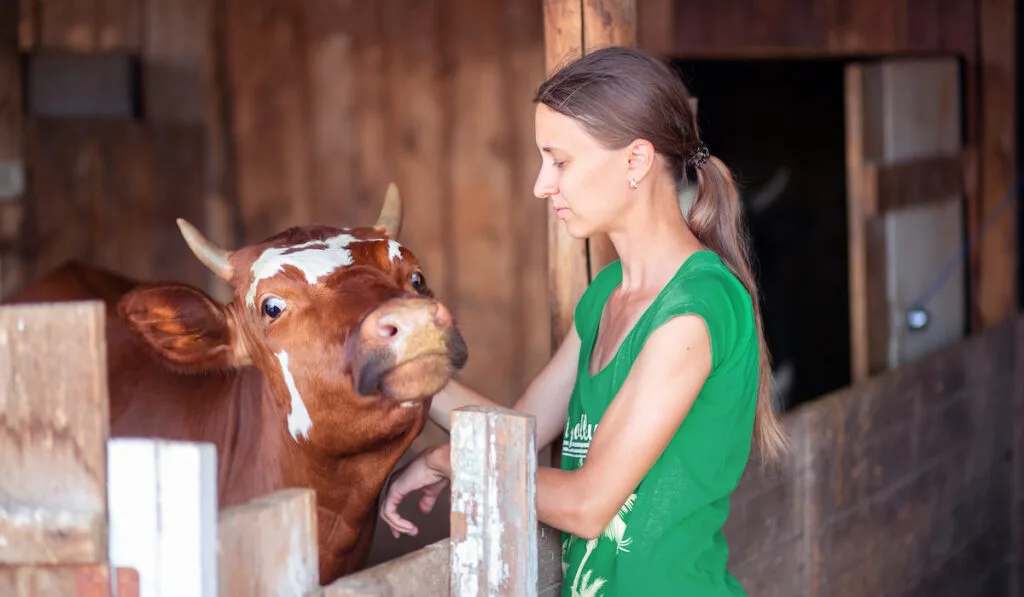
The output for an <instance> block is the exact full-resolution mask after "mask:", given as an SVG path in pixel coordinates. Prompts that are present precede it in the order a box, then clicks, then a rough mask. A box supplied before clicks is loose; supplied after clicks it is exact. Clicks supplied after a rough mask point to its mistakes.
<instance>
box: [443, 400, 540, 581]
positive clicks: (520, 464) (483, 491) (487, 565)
mask: <svg viewBox="0 0 1024 597" xmlns="http://www.w3.org/2000/svg"><path fill="white" fill-rule="evenodd" d="M451 432H452V439H451V450H452V452H451V460H452V498H451V503H452V505H451V541H452V543H451V575H452V576H451V592H452V594H453V595H469V594H473V593H475V594H481V595H494V596H496V597H497V596H503V595H508V596H511V595H523V596H525V597H536V595H537V589H538V585H537V582H538V579H537V558H538V554H537V506H536V477H537V450H536V445H535V442H536V439H535V433H536V432H535V421H534V417H533V416H532V415H526V414H523V413H519V412H516V411H512V410H508V409H503V408H488V407H464V408H461V409H457V410H455V411H453V412H452V425H451Z"/></svg>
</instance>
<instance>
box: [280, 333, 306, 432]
mask: <svg viewBox="0 0 1024 597" xmlns="http://www.w3.org/2000/svg"><path fill="white" fill-rule="evenodd" d="M276 356H277V360H278V361H280V362H281V373H282V374H284V383H285V385H287V386H288V394H289V395H290V396H291V398H292V405H291V406H292V407H291V410H290V411H289V412H288V432H289V433H291V434H292V437H293V438H294V439H295V441H299V436H302V437H306V438H308V437H309V430H310V429H312V428H313V419H310V418H309V411H308V410H306V403H305V402H303V401H302V396H301V395H300V394H299V388H298V387H296V385H295V378H294V377H293V376H292V372H291V370H290V369H288V351H286V350H282V351H281V352H279V353H277V354H276Z"/></svg>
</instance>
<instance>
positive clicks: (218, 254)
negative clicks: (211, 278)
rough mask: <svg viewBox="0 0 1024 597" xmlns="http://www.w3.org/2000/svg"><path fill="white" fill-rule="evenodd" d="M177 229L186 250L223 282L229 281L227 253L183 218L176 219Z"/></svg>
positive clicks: (229, 268) (229, 267)
mask: <svg viewBox="0 0 1024 597" xmlns="http://www.w3.org/2000/svg"><path fill="white" fill-rule="evenodd" d="M177 221H178V228H179V229H180V230H181V235H182V236H183V237H185V242H186V243H188V248H190V249H192V253H194V254H195V256H196V257H197V258H198V259H199V261H201V262H203V265H205V266H206V267H208V268H210V270H211V271H212V272H213V273H215V274H217V276H218V277H220V278H221V279H223V280H230V279H231V264H230V263H228V255H229V253H228V252H227V251H225V250H224V249H221V248H220V247H218V246H217V245H215V244H213V243H212V242H210V241H209V240H208V239H207V238H206V237H205V236H203V234H202V233H201V232H199V231H198V230H196V227H195V226H193V225H192V224H190V223H188V221H186V220H184V219H183V218H178V220H177Z"/></svg>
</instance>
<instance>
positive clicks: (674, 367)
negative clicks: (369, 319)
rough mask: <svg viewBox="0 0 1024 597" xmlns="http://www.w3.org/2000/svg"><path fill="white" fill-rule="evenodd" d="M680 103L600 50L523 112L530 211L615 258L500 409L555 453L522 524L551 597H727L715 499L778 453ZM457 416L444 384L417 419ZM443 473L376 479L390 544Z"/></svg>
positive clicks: (475, 400)
mask: <svg viewBox="0 0 1024 597" xmlns="http://www.w3.org/2000/svg"><path fill="white" fill-rule="evenodd" d="M689 99H690V97H689V93H688V91H687V89H686V87H685V86H684V84H683V83H682V81H681V80H680V79H679V77H678V76H677V75H675V74H674V73H673V72H672V71H671V70H670V69H669V68H668V67H667V66H666V65H665V64H663V63H662V62H660V61H659V60H657V59H655V58H653V57H651V56H648V55H647V54H645V53H643V52H640V51H637V50H633V49H627V48H617V47H616V48H607V49H602V50H598V51H595V52H592V53H590V54H588V55H586V56H584V57H582V58H580V59H578V60H576V61H575V62H573V63H570V64H569V65H567V66H565V67H564V68H562V69H561V70H560V71H558V72H557V73H555V74H554V75H553V76H551V77H550V78H549V79H548V80H547V81H545V82H544V83H543V84H542V85H541V86H540V88H539V90H538V92H537V96H536V99H535V102H536V103H537V109H536V121H535V126H536V140H537V147H538V148H539V150H540V153H541V156H542V158H543V162H542V165H541V168H540V172H539V174H538V176H537V181H536V186H535V189H534V191H535V194H536V195H537V197H540V198H542V199H546V200H548V201H550V202H551V207H552V209H554V210H555V212H556V213H557V216H558V218H559V220H561V222H562V223H563V224H564V225H565V227H566V230H567V231H568V232H569V234H570V235H572V236H573V237H575V238H586V237H589V236H591V235H593V234H597V233H605V234H607V235H608V237H609V239H610V240H611V242H612V243H613V244H614V247H615V250H616V251H617V253H618V256H619V259H618V260H617V261H615V262H613V263H611V264H610V265H608V266H607V267H605V268H604V269H603V270H601V272H600V273H599V274H598V275H597V276H596V277H595V279H594V280H593V281H592V283H591V284H590V286H589V287H588V288H587V290H586V292H585V293H584V295H583V296H582V297H581V298H580V301H579V303H578V304H577V306H576V310H575V318H574V325H573V327H572V329H571V330H570V331H569V333H568V334H567V335H566V337H565V340H564V341H563V342H562V344H561V346H560V347H559V348H558V350H557V351H556V353H555V355H554V356H553V358H552V359H551V361H550V362H549V363H548V364H547V365H546V366H545V367H544V369H543V370H542V371H541V372H540V374H539V375H538V376H537V378H536V379H534V380H533V382H532V383H531V384H530V385H529V387H528V388H527V389H526V392H525V393H524V394H523V396H522V397H521V398H520V399H519V400H518V401H517V402H516V404H515V405H514V408H515V409H517V410H520V411H523V412H528V413H531V414H533V415H534V416H535V417H536V431H537V445H538V448H542V447H543V446H545V445H547V444H549V443H550V442H552V441H554V440H555V439H557V438H558V437H559V436H561V441H562V461H561V467H560V468H548V467H538V471H537V514H538V518H539V519H540V521H541V522H543V523H545V524H547V525H550V526H552V527H554V528H557V529H560V530H561V531H563V535H562V537H563V542H562V568H563V577H564V584H563V590H562V594H563V595H566V596H584V595H586V596H599V595H600V596H607V597H610V596H617V595H644V596H648V597H654V596H660V595H666V596H668V595H673V596H675V595H701V596H702V597H713V596H719V595H722V596H726V595H728V596H735V595H743V594H744V592H743V589H742V588H741V587H740V585H739V583H738V582H737V581H736V579H735V578H734V577H733V576H732V575H731V574H730V573H729V572H728V570H727V565H726V564H727V558H728V547H727V545H726V541H725V539H724V538H723V535H722V526H723V524H724V523H725V520H726V516H727V514H728V510H729V497H730V495H731V493H732V491H733V490H734V489H735V488H736V485H737V483H738V482H739V479H740V476H741V475H742V473H743V470H744V467H745V466H746V464H747V460H748V457H749V455H750V451H751V444H752V443H754V444H756V447H757V448H758V449H759V451H760V454H761V457H762V459H763V460H764V461H766V462H769V463H771V462H775V461H778V459H779V458H780V457H781V456H782V453H783V451H784V450H785V444H786V439H785V436H784V434H783V432H782V429H781V427H780V424H779V420H778V417H777V414H776V413H775V412H774V410H773V407H772V404H771V401H770V395H771V394H770V382H771V377H770V368H769V362H768V352H767V350H766V348H765V342H764V338H763V333H762V326H761V315H760V308H759V304H758V300H757V297H758V292H757V286H756V284H755V279H754V275H753V273H752V271H751V265H750V261H749V257H748V254H747V244H746V238H745V233H744V227H743V223H742V219H741V211H740V207H739V205H738V199H737V193H736V190H735V187H734V185H733V182H732V177H731V174H730V172H729V170H728V169H727V168H726V166H725V165H724V164H723V163H722V162H721V161H720V160H718V159H717V158H715V157H713V156H711V155H709V153H708V150H707V148H706V147H705V146H704V144H703V143H702V142H701V140H700V137H699V133H698V129H697V123H696V118H695V115H694V112H693V110H692V109H691V105H690V102H689ZM688 171H692V172H693V173H694V174H695V176H696V179H697V185H698V191H697V195H696V198H695V200H694V202H693V204H692V206H691V208H690V210H689V213H688V214H685V217H684V214H683V213H682V211H681V210H680V207H679V203H678V199H677V197H678V195H677V192H678V191H677V190H678V188H679V185H680V184H682V183H683V182H684V181H685V180H687V176H688ZM467 404H494V403H493V402H491V401H489V400H487V399H486V398H484V397H482V396H480V395H479V394H476V393H475V392H473V391H471V390H469V389H468V388H466V387H465V386H463V385H461V384H459V383H458V382H452V383H451V384H449V386H448V387H446V388H445V390H443V391H442V392H441V394H440V395H438V396H437V397H436V398H435V400H434V406H433V407H432V412H431V417H432V419H433V420H434V421H435V422H437V423H439V424H440V425H442V426H443V427H444V428H446V429H447V428H448V425H449V421H448V417H449V413H450V412H451V410H452V409H454V408H458V407H460V406H463V405H467ZM752 440H753V442H752ZM449 458H450V452H449V446H448V445H447V444H445V445H442V446H438V447H435V448H431V449H429V450H427V451H425V452H424V453H423V454H421V455H420V456H419V457H417V458H416V459H414V460H413V461H412V462H410V463H409V464H408V465H407V466H406V467H405V468H404V469H403V470H402V471H401V472H399V473H397V474H396V476H395V477H394V479H393V481H392V483H391V485H390V487H389V489H388V491H387V495H386V497H385V499H384V500H383V501H382V506H381V516H382V518H383V519H384V520H385V521H386V522H387V524H388V525H390V526H391V528H392V532H393V534H394V535H395V536H396V537H397V536H398V535H399V533H408V534H415V533H416V531H417V529H416V528H415V526H414V525H412V524H411V523H410V522H409V521H407V520H405V519H403V518H402V517H401V516H399V515H398V512H397V505H398V504H399V503H400V502H401V500H402V499H403V498H404V497H405V496H406V495H408V494H409V493H410V492H413V491H416V490H420V489H422V490H423V497H422V498H421V500H420V508H421V509H422V510H423V511H424V512H428V511H430V510H431V508H432V507H433V505H434V502H435V500H436V498H437V496H438V494H439V493H440V491H441V490H442V489H443V488H444V486H445V484H446V483H447V482H448V479H449V477H450V475H451V470H450V462H449Z"/></svg>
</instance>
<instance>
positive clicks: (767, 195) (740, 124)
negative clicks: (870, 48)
mask: <svg viewBox="0 0 1024 597" xmlns="http://www.w3.org/2000/svg"><path fill="white" fill-rule="evenodd" d="M675 67H676V69H677V72H679V74H680V76H681V77H682V78H683V80H684V81H685V82H686V84H687V86H688V87H689V89H690V91H691V93H693V94H694V95H695V96H696V97H697V98H698V100H699V106H698V116H699V121H700V122H699V124H700V128H701V136H702V139H703V140H704V142H705V143H706V144H707V146H708V149H709V150H710V151H711V153H712V154H713V155H715V156H717V157H719V158H720V159H722V160H723V161H724V162H725V163H726V165H728V166H729V167H730V168H731V169H732V171H733V174H734V175H735V176H736V179H737V185H738V190H739V193H740V200H741V202H742V204H743V208H744V212H745V214H746V217H747V221H748V223H749V227H750V233H751V239H752V242H753V251H754V260H755V268H756V274H757V276H758V283H759V286H760V291H761V300H762V309H763V313H764V325H765V335H766V336H767V339H768V345H769V349H770V350H771V352H772V357H773V363H774V369H775V375H776V383H777V385H778V391H779V392H780V393H781V394H782V397H781V400H780V403H781V404H782V405H783V406H784V407H785V408H786V409H790V408H792V407H794V406H796V405H797V404H800V403H802V402H806V401H808V400H812V399H814V398H816V397H818V396H821V395H822V394H825V393H827V392H830V391H833V390H835V389H837V388H841V387H843V386H845V385H847V384H848V383H849V381H850V373H849V363H850V350H849V343H850V337H849V290H848V288H849V286H848V282H847V275H848V273H847V233H846V164H845V157H844V156H845V149H846V144H845V132H844V129H845V117H844V95H843V63H842V62H840V61H831V60H814V61H803V60H758V61H739V60H723V61H694V62H690V61H677V62H676V63H675ZM690 184H691V187H689V188H687V189H683V191H682V193H681V194H680V204H681V206H682V207H683V209H684V211H685V210H686V208H687V206H688V205H689V202H690V201H691V200H692V198H693V193H694V192H695V190H696V189H695V188H694V187H695V185H696V181H690Z"/></svg>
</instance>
